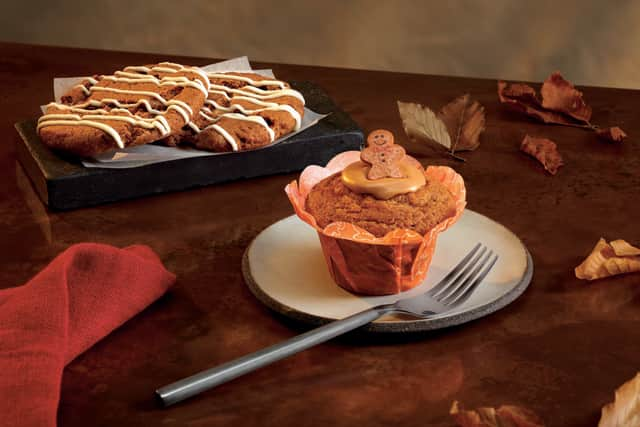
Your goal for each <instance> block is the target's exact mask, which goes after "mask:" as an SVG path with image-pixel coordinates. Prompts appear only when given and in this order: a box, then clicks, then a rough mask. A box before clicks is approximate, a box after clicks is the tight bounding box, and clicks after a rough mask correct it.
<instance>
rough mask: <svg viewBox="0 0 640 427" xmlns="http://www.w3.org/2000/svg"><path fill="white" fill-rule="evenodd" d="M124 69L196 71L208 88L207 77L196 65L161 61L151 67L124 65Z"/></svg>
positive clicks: (162, 71) (138, 70) (141, 71)
mask: <svg viewBox="0 0 640 427" xmlns="http://www.w3.org/2000/svg"><path fill="white" fill-rule="evenodd" d="M171 67H174V68H171ZM124 71H125V72H128V71H135V72H138V73H143V74H148V73H150V72H152V71H158V72H161V73H177V72H179V71H185V72H191V73H196V74H198V75H199V76H200V77H202V81H200V82H201V83H202V84H203V85H204V86H203V87H205V88H206V89H207V90H208V89H209V78H208V77H207V74H206V73H205V72H204V71H202V70H201V69H200V68H198V67H185V66H184V65H180V64H176V63H174V62H161V63H159V64H158V65H155V66H153V67H151V68H149V67H145V66H130V67H126V68H125V69H124Z"/></svg>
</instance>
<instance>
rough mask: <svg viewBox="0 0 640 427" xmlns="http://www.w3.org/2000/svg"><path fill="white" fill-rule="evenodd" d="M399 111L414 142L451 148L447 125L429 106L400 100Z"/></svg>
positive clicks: (403, 124)
mask: <svg viewBox="0 0 640 427" xmlns="http://www.w3.org/2000/svg"><path fill="white" fill-rule="evenodd" d="M398 111H399V113H400V118H401V119H402V126H403V127H404V132H405V133H406V134H407V136H408V137H409V139H411V140H412V141H414V142H424V143H427V144H430V145H433V144H434V143H435V144H436V145H438V146H440V148H442V147H444V148H446V149H447V150H451V137H450V136H449V132H448V131H447V126H446V125H445V124H444V123H443V122H442V120H440V119H439V118H438V117H436V114H435V113H434V112H433V111H431V110H430V109H429V108H428V107H425V106H422V105H420V104H415V103H413V102H401V101H398Z"/></svg>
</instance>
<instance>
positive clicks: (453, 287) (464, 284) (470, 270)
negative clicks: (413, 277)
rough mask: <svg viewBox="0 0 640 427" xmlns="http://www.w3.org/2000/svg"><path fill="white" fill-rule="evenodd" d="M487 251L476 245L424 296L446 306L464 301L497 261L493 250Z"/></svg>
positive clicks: (478, 244) (483, 247) (485, 248)
mask: <svg viewBox="0 0 640 427" xmlns="http://www.w3.org/2000/svg"><path fill="white" fill-rule="evenodd" d="M487 250H488V248H487V247H486V246H484V245H482V244H480V243H477V244H476V245H475V246H474V247H473V249H471V251H470V252H469V253H468V254H467V255H466V256H465V257H464V258H463V259H462V260H461V261H460V262H459V263H458V265H456V266H455V267H454V268H453V269H452V270H451V271H450V272H449V273H448V274H447V275H446V276H445V277H444V278H443V279H442V280H441V281H440V282H439V283H438V284H437V285H435V286H434V287H433V288H432V289H430V290H429V291H427V292H426V294H425V295H427V296H429V297H431V298H433V299H435V300H436V301H439V302H441V303H442V304H444V305H446V306H452V305H458V304H461V303H463V302H464V301H466V300H467V299H468V298H469V297H470V296H471V294H472V293H473V291H475V289H476V288H477V287H478V285H479V284H480V283H481V282H482V281H483V280H484V278H485V277H486V276H487V274H489V272H490V271H491V269H492V268H493V266H494V265H495V263H496V261H497V260H498V255H494V254H493V250H488V252H487Z"/></svg>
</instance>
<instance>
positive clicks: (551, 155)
mask: <svg viewBox="0 0 640 427" xmlns="http://www.w3.org/2000/svg"><path fill="white" fill-rule="evenodd" d="M520 150H522V151H524V152H525V153H527V154H529V155H530V156H533V157H535V158H536V159H538V161H539V162H540V163H542V165H543V166H544V168H545V169H546V170H547V171H548V172H549V173H550V174H551V175H555V174H556V173H557V172H558V168H560V166H562V165H564V162H563V160H562V156H561V155H560V153H559V152H558V147H557V145H556V143H555V142H553V141H551V140H550V139H546V138H533V137H530V136H529V135H525V137H524V139H523V140H522V143H521V144H520Z"/></svg>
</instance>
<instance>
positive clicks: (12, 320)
mask: <svg viewBox="0 0 640 427" xmlns="http://www.w3.org/2000/svg"><path fill="white" fill-rule="evenodd" d="M174 282H175V276H174V275H173V274H172V273H170V272H169V271H167V270H166V269H165V268H164V266H163V265H162V262H161V261H160V259H159V258H158V256H157V255H156V254H155V253H154V252H153V251H152V250H151V249H150V248H149V247H147V246H140V245H136V246H130V247H128V248H125V249H118V248H115V247H113V246H108V245H102V244H95V243H81V244H77V245H74V246H71V247H70V248H68V249H67V250H66V251H64V252H63V253H62V254H60V255H58V257H57V258H55V259H54V260H53V261H52V262H51V263H50V264H49V265H48V266H47V267H46V268H45V269H44V270H42V271H41V272H40V273H38V274H37V275H36V276H35V277H34V278H32V279H31V280H30V281H29V282H28V283H27V284H26V285H23V286H20V287H16V288H9V289H4V290H0V426H12V427H15V426H29V427H31V426H55V425H56V412H57V408H58V400H59V395H60V381H61V378H62V370H63V369H64V367H65V365H66V364H67V363H69V362H70V361H71V360H73V359H74V358H75V357H76V356H78V355H79V354H80V353H82V352H84V351H85V350H86V349H88V348H89V347H91V346H92V345H93V344H95V343H96V342H97V341H98V340H100V339H101V338H103V337H104V336H105V335H107V334H109V333H110V332H111V331H113V330H114V329H115V328H117V327H118V326H120V325H122V324H123V323H124V322H125V321H127V320H128V319H130V318H131V317H133V316H134V315H135V314H137V313H138V312H140V311H141V310H143V309H144V308H145V307H146V306H147V305H149V304H150V303H151V302H153V301H154V300H156V299H157V298H158V297H160V296H161V295H162V294H163V293H164V292H165V291H166V290H167V289H168V288H169V286H171V285H172V284H173V283H174Z"/></svg>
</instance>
